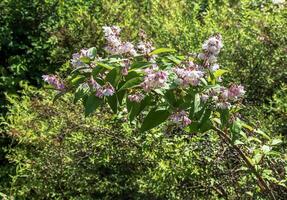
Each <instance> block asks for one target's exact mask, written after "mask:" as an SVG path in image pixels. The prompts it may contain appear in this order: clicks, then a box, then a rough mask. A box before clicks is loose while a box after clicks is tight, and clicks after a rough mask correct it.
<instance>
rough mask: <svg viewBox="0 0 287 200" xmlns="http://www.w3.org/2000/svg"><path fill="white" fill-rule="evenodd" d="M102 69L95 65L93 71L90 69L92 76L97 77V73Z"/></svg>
mask: <svg viewBox="0 0 287 200" xmlns="http://www.w3.org/2000/svg"><path fill="white" fill-rule="evenodd" d="M102 70H103V68H101V67H99V66H96V67H95V68H94V69H93V71H92V75H93V77H94V78H97V76H98V74H99V73H100V72H101V71H102Z"/></svg>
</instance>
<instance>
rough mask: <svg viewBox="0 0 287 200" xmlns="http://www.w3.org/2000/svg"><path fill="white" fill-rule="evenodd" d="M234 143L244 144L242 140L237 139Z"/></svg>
mask: <svg viewBox="0 0 287 200" xmlns="http://www.w3.org/2000/svg"><path fill="white" fill-rule="evenodd" d="M234 144H235V145H242V144H244V143H243V142H242V141H240V140H235V141H234Z"/></svg>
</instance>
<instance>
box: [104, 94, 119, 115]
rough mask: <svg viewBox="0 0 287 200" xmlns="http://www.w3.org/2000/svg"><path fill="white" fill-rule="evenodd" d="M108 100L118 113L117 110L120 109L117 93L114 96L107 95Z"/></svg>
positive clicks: (113, 109)
mask: <svg viewBox="0 0 287 200" xmlns="http://www.w3.org/2000/svg"><path fill="white" fill-rule="evenodd" d="M107 100H108V104H109V106H110V107H111V109H112V111H113V112H114V113H117V111H118V98H117V95H116V94H114V95H113V96H109V97H107Z"/></svg>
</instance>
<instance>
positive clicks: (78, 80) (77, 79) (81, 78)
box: [70, 75, 86, 85]
mask: <svg viewBox="0 0 287 200" xmlns="http://www.w3.org/2000/svg"><path fill="white" fill-rule="evenodd" d="M85 80H86V77H85V76H83V75H78V76H75V77H73V79H72V80H71V81H70V82H71V84H72V85H78V84H80V83H83V82H85Z"/></svg>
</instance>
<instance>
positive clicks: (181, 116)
mask: <svg viewBox="0 0 287 200" xmlns="http://www.w3.org/2000/svg"><path fill="white" fill-rule="evenodd" d="M170 120H171V121H172V122H173V123H175V124H177V125H179V126H181V127H185V126H188V125H189V124H191V120H190V119H189V118H188V116H187V113H186V112H185V111H178V112H175V113H174V114H172V115H171V116H170Z"/></svg>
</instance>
